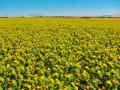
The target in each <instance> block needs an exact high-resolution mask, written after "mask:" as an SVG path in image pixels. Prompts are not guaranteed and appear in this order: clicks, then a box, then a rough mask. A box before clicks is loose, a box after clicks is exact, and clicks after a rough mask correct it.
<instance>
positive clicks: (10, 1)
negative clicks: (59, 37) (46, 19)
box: [0, 0, 120, 16]
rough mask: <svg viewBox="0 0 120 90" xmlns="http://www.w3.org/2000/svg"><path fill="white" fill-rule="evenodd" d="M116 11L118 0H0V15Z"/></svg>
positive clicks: (104, 13)
mask: <svg viewBox="0 0 120 90" xmlns="http://www.w3.org/2000/svg"><path fill="white" fill-rule="evenodd" d="M118 13H120V1H119V0H0V16H30V15H31V16H32V15H33V16H34V15H35V16H101V15H113V14H118Z"/></svg>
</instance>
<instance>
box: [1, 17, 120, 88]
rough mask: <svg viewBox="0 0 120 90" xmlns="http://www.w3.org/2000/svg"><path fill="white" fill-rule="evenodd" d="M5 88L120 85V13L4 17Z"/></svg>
mask: <svg viewBox="0 0 120 90" xmlns="http://www.w3.org/2000/svg"><path fill="white" fill-rule="evenodd" d="M0 90H120V18H46V17H43V18H0Z"/></svg>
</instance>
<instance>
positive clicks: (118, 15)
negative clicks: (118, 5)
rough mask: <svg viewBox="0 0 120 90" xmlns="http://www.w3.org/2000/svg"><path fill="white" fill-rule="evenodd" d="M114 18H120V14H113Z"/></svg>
mask: <svg viewBox="0 0 120 90" xmlns="http://www.w3.org/2000/svg"><path fill="white" fill-rule="evenodd" d="M112 16H113V17H120V13H117V14H113V15H112Z"/></svg>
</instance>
